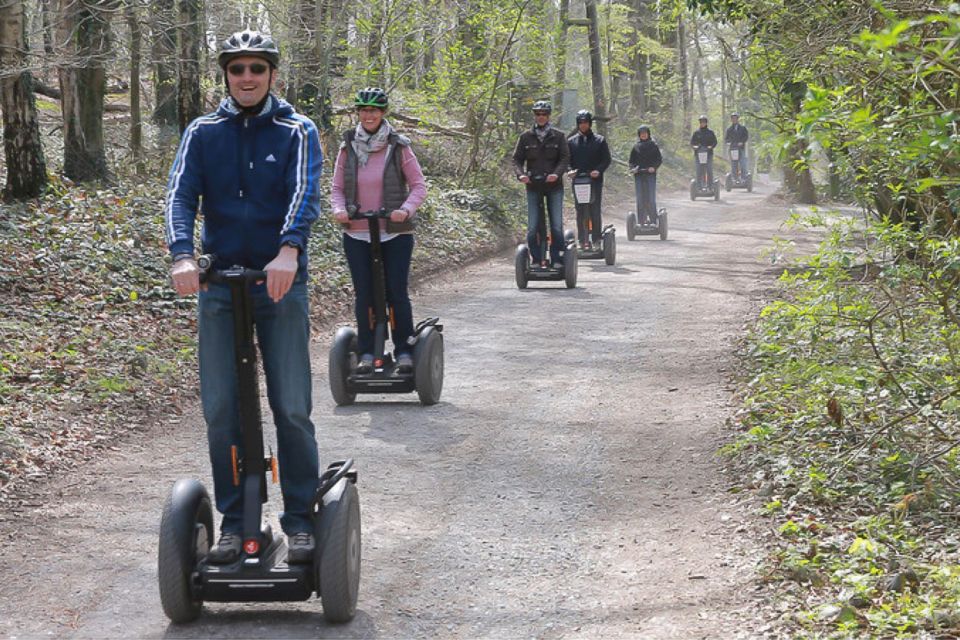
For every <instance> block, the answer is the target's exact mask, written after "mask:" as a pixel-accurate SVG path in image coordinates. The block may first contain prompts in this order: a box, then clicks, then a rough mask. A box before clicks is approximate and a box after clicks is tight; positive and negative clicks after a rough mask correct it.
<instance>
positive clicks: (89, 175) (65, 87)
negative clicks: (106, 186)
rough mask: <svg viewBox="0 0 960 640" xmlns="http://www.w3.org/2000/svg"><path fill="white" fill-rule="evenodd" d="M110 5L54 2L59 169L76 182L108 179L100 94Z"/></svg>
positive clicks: (99, 1) (93, 0)
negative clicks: (59, 51)
mask: <svg viewBox="0 0 960 640" xmlns="http://www.w3.org/2000/svg"><path fill="white" fill-rule="evenodd" d="M112 9H113V7H112V6H108V4H107V2H104V1H102V0H60V11H59V18H60V27H59V30H58V32H57V35H58V38H57V40H58V41H59V42H60V43H62V44H63V46H64V51H63V55H62V58H63V63H62V64H61V66H60V69H59V73H60V92H61V94H62V95H63V99H62V101H61V106H62V110H63V173H64V175H66V176H67V177H68V178H70V179H71V180H74V181H76V182H89V181H92V180H108V179H109V178H110V175H109V171H108V170H107V157H106V152H105V148H104V142H103V97H104V94H105V92H106V87H107V72H106V67H105V63H106V56H107V53H108V52H109V49H110V46H109V37H108V33H109V32H108V23H107V15H108V14H107V13H106V12H107V11H111V10H112Z"/></svg>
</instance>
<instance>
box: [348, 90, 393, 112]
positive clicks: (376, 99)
mask: <svg viewBox="0 0 960 640" xmlns="http://www.w3.org/2000/svg"><path fill="white" fill-rule="evenodd" d="M388 104H389V99H388V98H387V92H386V91H384V90H383V89H381V88H380V87H366V88H364V89H360V91H357V97H356V98H354V99H353V106H355V107H378V108H380V109H386V108H387V105H388Z"/></svg>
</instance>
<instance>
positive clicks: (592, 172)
mask: <svg viewBox="0 0 960 640" xmlns="http://www.w3.org/2000/svg"><path fill="white" fill-rule="evenodd" d="M590 177H591V178H599V177H600V172H599V171H591V172H590Z"/></svg>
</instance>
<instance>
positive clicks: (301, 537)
mask: <svg viewBox="0 0 960 640" xmlns="http://www.w3.org/2000/svg"><path fill="white" fill-rule="evenodd" d="M309 562H313V534H312V533H309V532H307V531H301V532H300V533H295V534H293V535H292V536H290V537H288V538H287V564H307V563H309Z"/></svg>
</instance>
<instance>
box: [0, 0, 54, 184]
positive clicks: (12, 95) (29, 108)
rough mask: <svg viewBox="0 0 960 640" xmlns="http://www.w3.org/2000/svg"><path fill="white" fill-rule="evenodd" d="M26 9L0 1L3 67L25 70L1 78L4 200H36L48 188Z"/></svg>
mask: <svg viewBox="0 0 960 640" xmlns="http://www.w3.org/2000/svg"><path fill="white" fill-rule="evenodd" d="M23 9H24V7H23V0H0V68H2V69H5V70H10V69H24V71H21V72H20V73H10V72H7V74H4V75H3V76H2V79H0V108H2V110H3V153H4V158H5V160H6V163H7V183H6V185H5V186H4V189H3V197H4V199H7V200H10V199H18V198H33V197H36V196H38V195H40V193H41V192H42V191H43V189H44V187H46V185H47V166H46V162H45V161H44V157H43V146H42V145H41V143H40V126H39V125H38V123H37V108H36V104H35V102H34V98H33V89H32V86H31V85H32V77H31V75H30V72H29V71H26V70H25V69H26V50H27V48H26V44H25V43H26V24H25V22H24V15H23V14H24V11H23ZM8 74H9V75H8Z"/></svg>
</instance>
